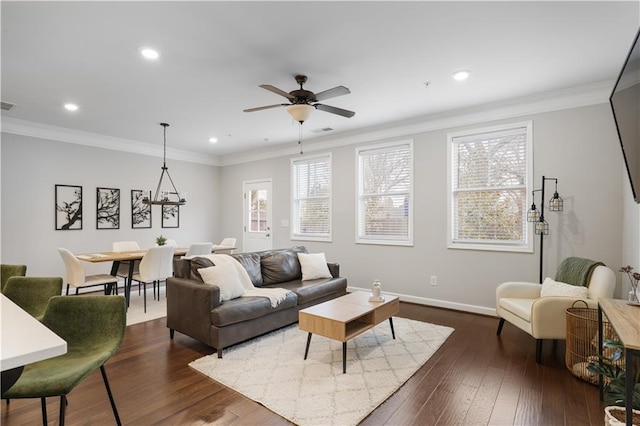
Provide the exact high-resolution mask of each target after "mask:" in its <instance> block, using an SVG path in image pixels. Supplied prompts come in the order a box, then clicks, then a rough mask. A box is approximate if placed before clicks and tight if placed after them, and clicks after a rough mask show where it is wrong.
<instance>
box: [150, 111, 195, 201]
mask: <svg viewBox="0 0 640 426" xmlns="http://www.w3.org/2000/svg"><path fill="white" fill-rule="evenodd" d="M160 125H161V126H162V127H164V157H163V161H162V173H161V174H160V181H159V182H158V187H157V188H156V194H155V196H154V197H153V199H151V198H149V197H151V191H149V194H148V195H145V196H144V198H143V199H142V202H143V203H144V204H152V205H160V206H182V205H184V204H185V203H186V202H187V200H186V199H185V197H186V196H185V194H184V193H180V192H178V190H177V189H176V185H175V184H174V183H173V179H171V175H170V174H169V168H168V167H167V127H169V125H168V124H167V123H160ZM165 174H166V175H167V177H168V178H169V182H171V187H172V188H173V192H172V191H161V190H160V188H161V187H162V179H164V176H165Z"/></svg>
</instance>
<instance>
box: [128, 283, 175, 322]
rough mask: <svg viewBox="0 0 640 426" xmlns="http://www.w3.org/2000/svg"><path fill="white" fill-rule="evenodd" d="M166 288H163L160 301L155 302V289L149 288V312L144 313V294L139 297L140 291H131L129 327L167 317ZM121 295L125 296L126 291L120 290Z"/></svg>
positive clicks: (134, 288) (135, 289) (134, 289)
mask: <svg viewBox="0 0 640 426" xmlns="http://www.w3.org/2000/svg"><path fill="white" fill-rule="evenodd" d="M164 290H165V289H164V286H163V287H162V288H161V292H160V300H153V288H152V287H151V286H150V285H148V286H147V312H146V313H145V312H144V301H143V299H142V293H141V294H140V295H139V296H138V289H137V288H136V287H133V288H132V289H131V301H130V302H129V309H127V325H132V324H138V323H141V322H145V321H151V320H153V319H157V318H162V317H166V316H167V298H166V297H165V295H164ZM120 294H121V295H124V289H120Z"/></svg>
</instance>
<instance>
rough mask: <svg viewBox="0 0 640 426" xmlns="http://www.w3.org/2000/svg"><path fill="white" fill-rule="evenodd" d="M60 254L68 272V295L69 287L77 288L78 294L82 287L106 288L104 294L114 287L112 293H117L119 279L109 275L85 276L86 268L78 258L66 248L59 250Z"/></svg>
mask: <svg viewBox="0 0 640 426" xmlns="http://www.w3.org/2000/svg"><path fill="white" fill-rule="evenodd" d="M58 252H59V253H60V256H61V257H62V261H63V262H64V267H65V269H66V270H67V294H69V287H70V286H73V287H75V288H76V294H78V290H79V289H80V288H81V287H93V286H98V285H101V286H104V293H105V294H108V293H109V291H108V290H109V288H108V287H107V285H112V286H113V287H112V289H111V290H112V291H115V287H116V286H117V285H118V277H116V276H113V275H109V274H95V275H85V271H84V266H83V265H82V262H81V261H80V260H78V258H77V257H76V256H75V255H74V254H73V253H71V252H70V251H69V250H67V249H65V248H59V249H58Z"/></svg>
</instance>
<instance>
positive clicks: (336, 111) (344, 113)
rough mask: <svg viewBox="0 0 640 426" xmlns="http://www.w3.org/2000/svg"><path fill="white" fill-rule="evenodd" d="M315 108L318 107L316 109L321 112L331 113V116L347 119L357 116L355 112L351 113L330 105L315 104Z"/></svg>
mask: <svg viewBox="0 0 640 426" xmlns="http://www.w3.org/2000/svg"><path fill="white" fill-rule="evenodd" d="M314 107H316V109H319V110H320V111H324V112H330V113H331V114H338V115H341V116H343V117H347V118H351V117H353V116H354V115H356V113H355V112H353V111H349V110H346V109H342V108H337V107H333V106H329V105H323V104H315V105H314Z"/></svg>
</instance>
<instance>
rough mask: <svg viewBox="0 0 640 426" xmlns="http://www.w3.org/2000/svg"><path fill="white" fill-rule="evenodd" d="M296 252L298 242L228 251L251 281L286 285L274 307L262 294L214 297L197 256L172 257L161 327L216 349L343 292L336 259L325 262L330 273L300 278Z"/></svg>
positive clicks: (293, 317) (295, 317)
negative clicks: (283, 296) (289, 245)
mask: <svg viewBox="0 0 640 426" xmlns="http://www.w3.org/2000/svg"><path fill="white" fill-rule="evenodd" d="M297 253H307V249H306V248H305V247H304V246H297V247H292V248H288V249H277V250H268V251H262V252H253V253H238V254H232V255H231V256H232V257H233V258H235V259H236V260H237V261H238V262H240V264H241V265H242V266H243V267H244V269H245V270H246V271H247V273H248V275H249V277H250V278H251V282H252V283H253V285H254V286H255V287H279V288H286V289H288V290H291V293H289V294H288V295H287V297H286V299H285V300H284V301H282V302H281V303H280V304H279V305H278V306H276V307H275V308H274V307H272V306H271V303H270V301H269V299H268V298H266V297H239V298H236V299H232V300H228V301H224V302H220V289H219V288H218V287H217V286H215V285H209V284H205V283H204V282H203V281H202V278H201V277H200V276H199V274H198V273H197V268H198V265H199V262H201V261H202V259H195V258H194V259H178V260H176V261H175V264H174V275H175V276H174V277H170V278H168V279H167V327H168V328H169V334H170V337H171V338H172V339H173V337H174V332H175V331H179V332H180V333H183V334H186V335H188V336H191V337H193V338H194V339H197V340H199V341H201V342H203V343H205V344H207V345H209V346H212V347H214V348H215V349H216V351H217V353H218V357H219V358H222V349H223V348H226V347H228V346H231V345H234V344H236V343H239V342H242V341H245V340H248V339H251V338H253V337H256V336H259V335H261V334H264V333H267V332H269V331H272V330H275V329H278V328H280V327H283V326H286V325H289V324H293V323H295V322H297V321H298V311H299V310H300V309H304V308H306V307H308V306H312V305H315V304H317V303H321V302H324V301H327V300H330V299H333V298H336V297H339V296H342V295H344V294H346V290H347V279H346V278H344V277H340V265H339V264H337V263H327V266H328V267H329V271H330V272H331V275H332V277H331V278H320V279H315V280H308V281H302V271H301V267H300V262H299V261H298V256H297Z"/></svg>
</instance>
